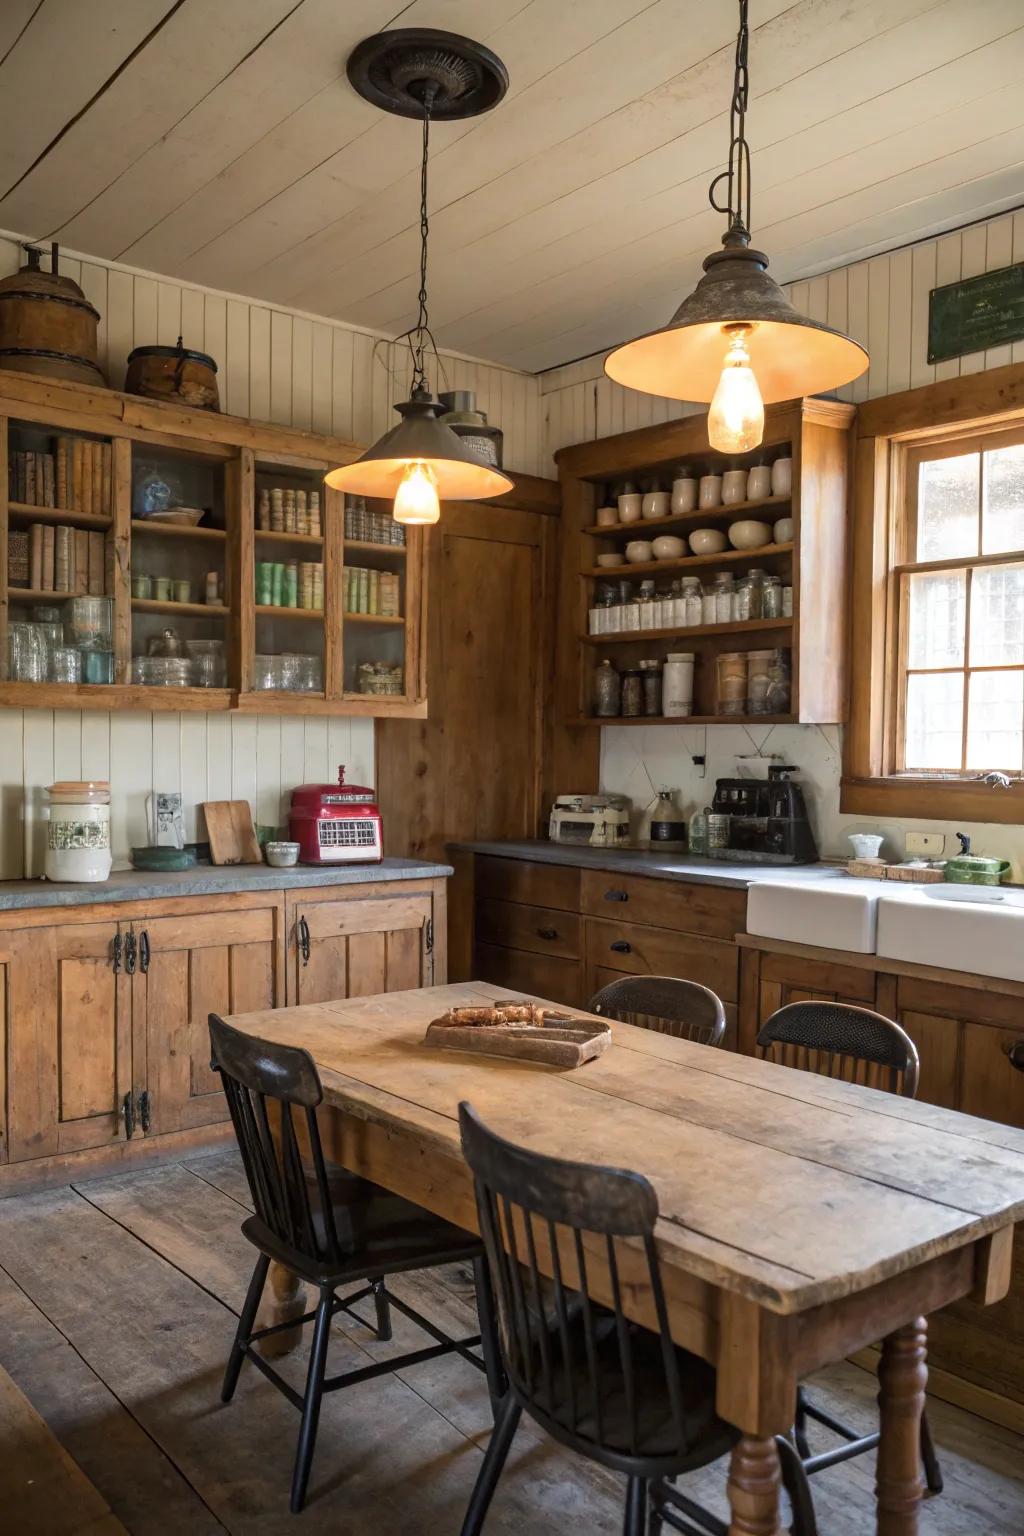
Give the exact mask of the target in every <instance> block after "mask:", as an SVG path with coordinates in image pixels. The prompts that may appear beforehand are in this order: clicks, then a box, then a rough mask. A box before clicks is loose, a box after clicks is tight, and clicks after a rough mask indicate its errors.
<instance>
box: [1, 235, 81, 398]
mask: <svg viewBox="0 0 1024 1536" xmlns="http://www.w3.org/2000/svg"><path fill="white" fill-rule="evenodd" d="M50 251H51V257H50V271H49V272H44V271H43V270H42V268H41V266H40V257H41V254H42V253H41V251H40V250H39V249H38V247H36V246H32V245H27V246H26V247H25V253H26V255H27V257H28V261H27V263H26V265H25V266H23V267H21V268H20V269H19V270H18V271H17V272H14V273H12V274H11V276H10V277H5V278H3V279H0V367H4V368H14V369H17V370H18V371H19V372H21V373H39V374H44V375H45V376H46V377H48V378H56V379H71V380H73V381H74V382H75V383H76V384H103V385H105V384H106V382H107V381H106V379H105V377H104V375H103V370H102V369H101V367H100V365H99V362H98V360H97V357H98V348H97V343H96V327H97V325H98V323H99V318H100V316H99V310H97V309H95V308H94V307H93V306H92V305H91V304H90V303H89V300H88V299H87V298H86V296H85V294H84V293H83V292H82V290H81V288H79V286H78V284H77V283H76V282H74V281H73V280H72V279H71V278H70V277H62V276H61V275H60V273H59V272H58V270H57V262H58V255H59V251H58V247H57V246H56V245H55V244H54V245H52V246H51V247H50Z"/></svg>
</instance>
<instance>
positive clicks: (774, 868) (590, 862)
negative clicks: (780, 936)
mask: <svg viewBox="0 0 1024 1536" xmlns="http://www.w3.org/2000/svg"><path fill="white" fill-rule="evenodd" d="M449 847H450V848H451V849H452V850H457V851H462V852H468V853H489V854H491V855H493V856H495V857H497V858H502V859H526V860H529V861H530V862H532V863H535V864H568V865H572V866H575V867H576V868H577V869H600V870H605V871H606V872H609V873H618V874H620V875H652V876H654V877H655V878H656V879H660V880H692V881H694V882H695V883H696V884H700V885H724V886H731V887H732V888H733V889H734V890H743V891H745V890H747V889H748V888H749V887H750V886H752V885H756V884H757V883H758V881H760V880H794V881H796V880H821V879H828V878H829V877H830V876H832V875H835V876H837V877H838V876H839V875H841V874H842V873H843V869H842V866H841V865H838V864H754V863H742V862H739V863H732V862H727V861H725V860H719V859H708V858H692V857H690V856H689V855H687V854H685V853H655V852H654V851H653V850H652V851H650V852H649V851H648V850H646V849H641V848H578V847H575V846H574V845H573V844H571V843H548V842H544V841H542V840H540V839H537V840H535V841H533V840H528V841H523V842H507V843H450V844H449Z"/></svg>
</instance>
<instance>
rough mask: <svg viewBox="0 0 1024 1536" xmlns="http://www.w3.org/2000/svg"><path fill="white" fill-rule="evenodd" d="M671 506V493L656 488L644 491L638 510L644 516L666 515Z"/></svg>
mask: <svg viewBox="0 0 1024 1536" xmlns="http://www.w3.org/2000/svg"><path fill="white" fill-rule="evenodd" d="M671 507H672V493H671V492H670V491H661V490H658V489H654V490H650V491H645V492H644V496H643V501H642V503H641V507H640V510H641V512H642V513H643V515H644V517H648V518H655V517H668V514H669V512H670V510H671Z"/></svg>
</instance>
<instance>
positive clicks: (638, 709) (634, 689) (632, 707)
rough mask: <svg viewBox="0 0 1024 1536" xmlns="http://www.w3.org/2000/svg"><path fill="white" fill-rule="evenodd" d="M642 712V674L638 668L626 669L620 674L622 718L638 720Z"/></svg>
mask: <svg viewBox="0 0 1024 1536" xmlns="http://www.w3.org/2000/svg"><path fill="white" fill-rule="evenodd" d="M643 712H644V683H643V673H642V672H641V671H640V668H639V667H627V668H626V670H625V671H624V672H623V674H622V718H623V719H624V720H638V719H639V718H640V716H641V715H642V714H643Z"/></svg>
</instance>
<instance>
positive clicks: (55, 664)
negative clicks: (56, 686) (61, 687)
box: [50, 645, 82, 683]
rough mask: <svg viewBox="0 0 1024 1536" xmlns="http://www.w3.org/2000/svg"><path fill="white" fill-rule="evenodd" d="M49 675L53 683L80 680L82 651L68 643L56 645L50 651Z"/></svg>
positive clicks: (77, 681) (78, 681)
mask: <svg viewBox="0 0 1024 1536" xmlns="http://www.w3.org/2000/svg"><path fill="white" fill-rule="evenodd" d="M50 676H51V678H52V680H53V681H54V682H55V683H80V682H81V681H82V653H81V651H76V650H75V649H74V648H73V647H72V646H70V645H66V646H65V645H62V646H57V647H56V648H55V649H54V650H53V651H51V653H50Z"/></svg>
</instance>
